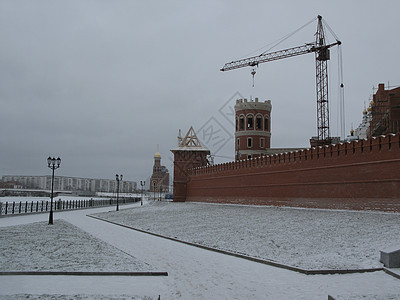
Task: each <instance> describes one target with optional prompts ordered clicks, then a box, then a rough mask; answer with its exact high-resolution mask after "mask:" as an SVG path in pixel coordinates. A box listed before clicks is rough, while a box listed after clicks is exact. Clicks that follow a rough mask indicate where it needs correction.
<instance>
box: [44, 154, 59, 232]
mask: <svg viewBox="0 0 400 300" xmlns="http://www.w3.org/2000/svg"><path fill="white" fill-rule="evenodd" d="M60 164H61V158H59V157H58V158H57V159H56V158H54V157H50V156H49V157H48V158H47V166H48V167H49V168H50V169H51V170H52V171H53V173H52V176H51V196H50V197H51V202H50V215H49V225H53V191H54V170H55V169H58V168H59V167H60Z"/></svg>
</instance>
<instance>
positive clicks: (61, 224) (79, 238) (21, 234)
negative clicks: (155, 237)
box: [0, 220, 153, 272]
mask: <svg viewBox="0 0 400 300" xmlns="http://www.w3.org/2000/svg"><path fill="white" fill-rule="evenodd" d="M0 253H1V254H2V255H1V256H0V265H1V270H0V271H87V272H122V271H125V272H145V271H153V268H152V267H151V266H149V265H147V264H144V263H142V262H140V261H139V260H137V259H135V258H134V257H132V256H131V255H128V254H126V253H124V252H122V251H121V250H119V249H118V248H115V247H113V246H111V245H109V244H107V243H105V242H103V241H101V240H99V239H96V238H94V237H93V236H91V235H90V234H88V233H86V232H84V231H83V230H81V229H79V228H77V227H75V226H74V225H72V224H70V223H68V222H66V221H64V220H58V221H57V224H56V226H49V225H48V222H35V223H32V224H25V225H17V226H9V227H0ZM94 254H95V255H94Z"/></svg>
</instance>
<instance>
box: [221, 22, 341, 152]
mask: <svg viewBox="0 0 400 300" xmlns="http://www.w3.org/2000/svg"><path fill="white" fill-rule="evenodd" d="M340 44H341V42H340V41H339V40H336V42H335V43H332V44H328V45H327V44H326V42H325V31H324V27H323V24H322V17H321V16H318V24H317V32H316V34H315V42H313V43H307V44H304V45H302V46H298V47H293V48H288V49H284V50H279V51H275V52H269V53H263V54H260V55H258V56H253V57H249V58H244V59H240V60H236V61H232V62H229V63H226V64H225V65H224V66H223V67H222V68H221V69H220V70H221V71H223V72H224V71H230V70H235V69H239V68H243V67H256V66H258V65H259V64H261V63H266V62H270V61H274V60H279V59H284V58H289V57H293V56H298V55H303V54H307V53H315V69H316V91H317V130H318V140H317V141H315V143H316V145H324V144H330V143H331V142H332V139H331V137H330V132H329V104H328V60H329V59H330V51H329V48H331V47H332V46H335V45H340ZM253 76H254V75H253Z"/></svg>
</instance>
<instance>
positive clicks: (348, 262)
mask: <svg viewBox="0 0 400 300" xmlns="http://www.w3.org/2000/svg"><path fill="white" fill-rule="evenodd" d="M97 216H99V217H101V218H104V219H107V220H111V221H114V222H117V223H120V224H124V225H128V226H132V227H135V228H139V229H142V230H146V231H150V232H154V233H157V234H161V235H165V236H168V237H172V238H177V239H179V240H184V241H187V242H192V243H196V244H200V245H204V246H208V247H212V248H217V249H221V250H225V251H229V252H235V253H239V254H244V255H247V256H252V257H256V258H261V259H266V260H272V261H276V262H279V263H282V264H286V265H291V266H295V267H300V268H302V269H316V270H324V269H363V268H364V269H368V268H380V267H382V264H381V263H380V262H379V257H380V252H379V251H380V250H384V248H387V247H388V246H392V244H393V243H395V244H397V245H399V239H396V238H395V239H394V237H396V236H397V237H398V233H399V232H400V214H395V213H381V212H357V211H338V210H317V209H296V208H295V209H294V208H279V207H265V206H264V207H262V206H236V205H215V204H200V203H166V202H153V204H152V205H149V206H146V207H143V208H142V207H138V208H133V209H130V210H124V211H122V212H120V213H119V212H113V213H106V214H98V215H97Z"/></svg>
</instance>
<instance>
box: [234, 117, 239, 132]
mask: <svg viewBox="0 0 400 300" xmlns="http://www.w3.org/2000/svg"><path fill="white" fill-rule="evenodd" d="M235 128H236V131H239V122H238V117H236V124H235Z"/></svg>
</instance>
